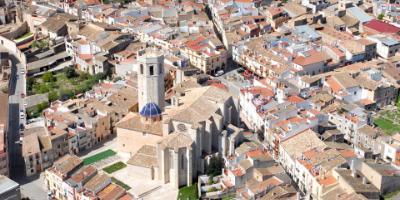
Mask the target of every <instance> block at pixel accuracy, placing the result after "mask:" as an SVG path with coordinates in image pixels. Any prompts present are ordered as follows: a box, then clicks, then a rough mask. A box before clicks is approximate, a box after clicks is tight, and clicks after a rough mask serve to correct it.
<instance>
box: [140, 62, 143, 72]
mask: <svg viewBox="0 0 400 200" xmlns="http://www.w3.org/2000/svg"><path fill="white" fill-rule="evenodd" d="M140 74H143V64H140Z"/></svg>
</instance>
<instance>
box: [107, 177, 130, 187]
mask: <svg viewBox="0 0 400 200" xmlns="http://www.w3.org/2000/svg"><path fill="white" fill-rule="evenodd" d="M111 180H112V182H113V183H115V184H117V185H119V186H121V187H122V188H124V189H125V190H130V189H131V187H129V185H127V184H125V183H123V182H122V181H120V180H118V179H116V178H114V177H111Z"/></svg>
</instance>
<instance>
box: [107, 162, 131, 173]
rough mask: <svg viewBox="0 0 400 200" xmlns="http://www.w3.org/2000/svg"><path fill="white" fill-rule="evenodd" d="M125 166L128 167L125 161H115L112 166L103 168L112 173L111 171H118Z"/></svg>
mask: <svg viewBox="0 0 400 200" xmlns="http://www.w3.org/2000/svg"><path fill="white" fill-rule="evenodd" d="M125 167H126V164H125V163H123V162H117V163H114V164H112V165H110V166H107V167H105V168H103V170H104V171H105V172H107V173H109V174H111V173H113V172H116V171H118V170H120V169H123V168H125Z"/></svg>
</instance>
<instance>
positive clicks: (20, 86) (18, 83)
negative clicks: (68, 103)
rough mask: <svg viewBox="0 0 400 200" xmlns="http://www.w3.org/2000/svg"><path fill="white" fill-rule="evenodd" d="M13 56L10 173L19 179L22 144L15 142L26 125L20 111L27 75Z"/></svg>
mask: <svg viewBox="0 0 400 200" xmlns="http://www.w3.org/2000/svg"><path fill="white" fill-rule="evenodd" d="M10 56H11V62H12V70H11V71H12V72H11V80H10V96H9V126H8V130H9V131H8V136H7V137H8V138H7V141H8V150H9V157H10V174H11V177H12V178H13V179H15V180H18V179H19V178H20V176H21V175H22V176H23V174H24V173H23V160H22V156H21V145H19V144H16V143H15V142H17V141H19V138H20V134H19V128H20V124H24V125H25V117H24V118H23V119H21V118H20V111H22V110H25V109H24V98H21V94H22V93H23V94H26V86H25V83H26V79H25V75H23V74H21V70H25V69H23V67H22V65H21V64H20V63H19V61H18V59H16V58H15V57H14V56H13V55H10Z"/></svg>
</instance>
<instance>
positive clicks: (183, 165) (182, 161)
mask: <svg viewBox="0 0 400 200" xmlns="http://www.w3.org/2000/svg"><path fill="white" fill-rule="evenodd" d="M184 168H185V160H184V157H183V154H182V155H181V169H184Z"/></svg>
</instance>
